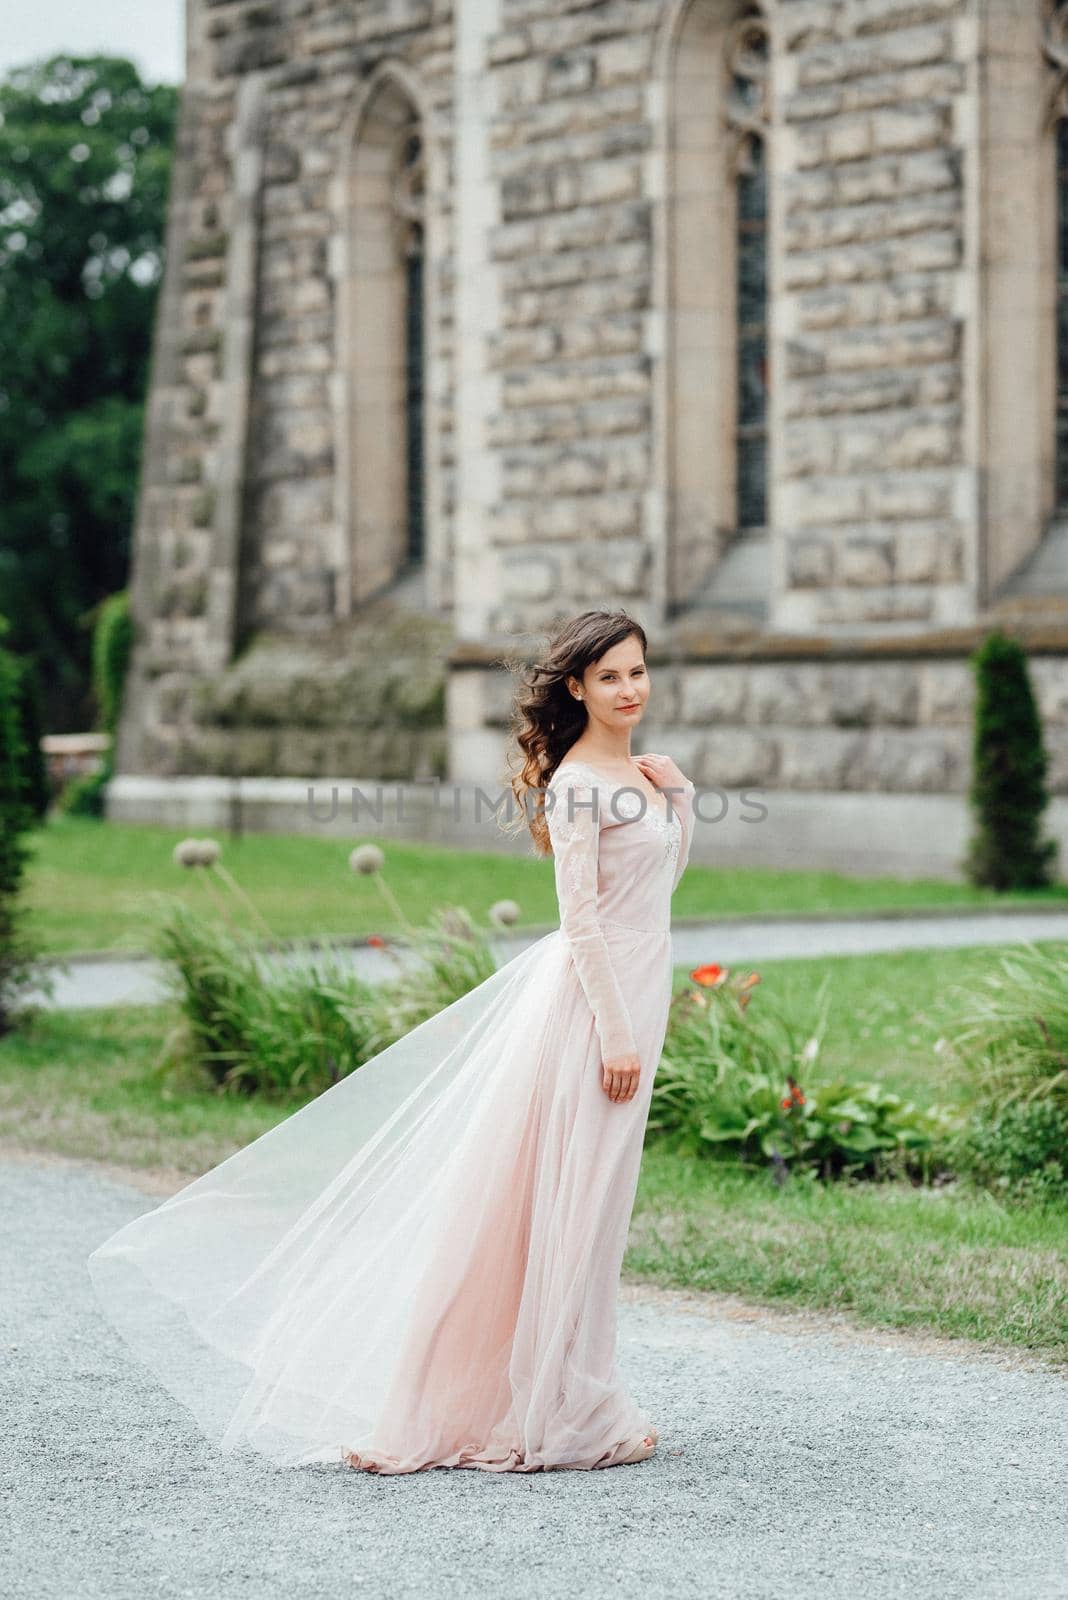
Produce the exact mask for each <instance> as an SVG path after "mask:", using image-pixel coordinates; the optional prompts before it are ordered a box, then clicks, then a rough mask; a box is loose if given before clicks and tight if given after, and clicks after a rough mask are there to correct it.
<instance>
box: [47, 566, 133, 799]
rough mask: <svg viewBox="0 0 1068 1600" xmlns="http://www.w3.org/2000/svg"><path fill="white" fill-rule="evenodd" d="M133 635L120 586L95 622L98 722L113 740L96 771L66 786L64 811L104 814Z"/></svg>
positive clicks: (99, 609)
mask: <svg viewBox="0 0 1068 1600" xmlns="http://www.w3.org/2000/svg"><path fill="white" fill-rule="evenodd" d="M133 638H134V626H133V618H132V617H131V615H130V594H129V590H127V589H120V590H119V591H118V593H117V594H109V595H108V596H107V597H106V598H105V599H103V600H101V601H100V603H99V605H98V606H97V607H96V615H95V621H94V626H93V692H94V694H95V696H96V703H97V709H98V712H99V716H98V723H99V724H102V726H103V728H104V731H105V732H107V733H109V734H110V735H111V744H110V746H109V747H108V751H107V754H106V755H105V757H104V759H103V761H102V762H101V763H100V766H99V768H98V769H97V771H96V772H89V773H86V774H84V776H82V777H80V778H75V779H74V781H73V783H69V784H68V785H67V787H66V788H65V789H64V790H63V792H62V794H61V795H60V797H59V807H60V810H61V811H66V812H69V813H71V814H73V815H75V816H87V817H102V816H103V815H104V794H105V791H106V790H107V786H108V784H109V783H110V782H111V779H112V777H113V776H114V772H115V740H116V738H117V737H118V731H119V714H120V712H121V710H122V696H123V689H124V687H125V684H126V672H127V668H128V667H129V663H130V651H131V650H132V648H133Z"/></svg>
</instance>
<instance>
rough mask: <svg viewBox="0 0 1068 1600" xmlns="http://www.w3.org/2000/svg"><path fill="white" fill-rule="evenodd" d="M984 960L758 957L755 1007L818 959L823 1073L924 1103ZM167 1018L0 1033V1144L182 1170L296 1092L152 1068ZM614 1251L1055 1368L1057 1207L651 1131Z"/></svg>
mask: <svg viewBox="0 0 1068 1600" xmlns="http://www.w3.org/2000/svg"><path fill="white" fill-rule="evenodd" d="M1059 948H1060V949H1062V950H1063V952H1064V954H1065V955H1066V956H1068V946H1060V947H1059ZM996 959H997V952H996V950H993V949H989V948H982V947H976V948H972V949H965V950H946V951H940V950H926V951H925V950H920V951H906V952H901V953H898V954H894V955H876V956H851V957H836V958H833V959H829V960H823V959H819V960H807V961H800V960H794V961H780V962H768V963H765V964H761V965H760V966H759V968H758V970H759V971H760V974H761V983H760V984H759V985H758V986H757V989H756V990H755V992H754V997H753V1000H752V1002H751V1004H752V1005H753V1006H754V1007H755V1006H757V1005H758V1004H760V1003H761V1001H762V1000H763V999H764V998H765V997H767V1000H768V1001H769V1002H774V1003H775V1004H777V1005H782V1006H783V1007H785V1008H787V1009H788V1010H789V1011H790V1012H791V1014H792V1015H793V1016H794V1017H795V1018H796V1019H797V1020H798V1021H799V1022H800V1023H803V1024H804V1025H805V1026H807V1025H808V1023H809V1022H810V1021H814V1020H815V1005H816V1002H815V994H816V990H817V988H818V985H819V983H820V981H821V979H822V978H823V976H824V974H825V972H830V974H831V980H832V987H831V1004H830V1011H829V1018H828V1028H827V1034H826V1040H825V1046H824V1054H823V1057H822V1062H821V1066H822V1071H823V1072H825V1073H827V1074H835V1073H837V1072H845V1073H848V1074H849V1075H851V1076H854V1077H858V1078H868V1077H870V1078H877V1079H879V1080H881V1081H882V1082H884V1083H887V1084H888V1085H890V1086H891V1087H893V1088H895V1089H898V1090H899V1091H901V1092H903V1093H905V1094H908V1095H910V1096H912V1097H913V1098H915V1099H916V1100H918V1101H921V1102H923V1103H925V1104H930V1103H932V1102H936V1101H948V1100H957V1101H966V1100H967V1099H968V1098H969V1085H968V1084H967V1082H957V1081H954V1080H953V1079H952V1078H951V1077H950V1076H949V1075H948V1068H947V1064H946V1058H945V1056H944V1055H942V1054H940V1053H939V1052H938V1050H937V1049H936V1048H935V1047H936V1044H937V1041H938V1039H939V1038H940V1037H941V1036H942V1033H943V1030H944V1028H945V1026H946V1023H947V1020H948V1019H951V1018H952V1016H953V1015H954V1013H956V1014H958V1015H959V1014H961V1012H962V1010H963V1008H964V1006H965V1005H966V1003H967V993H968V991H969V989H970V988H971V987H973V986H974V984H975V981H976V980H977V978H978V977H979V976H980V975H981V974H982V973H983V972H984V971H987V970H989V969H990V967H991V966H992V964H993V963H994V962H995V961H996ZM677 980H678V982H679V984H680V985H684V984H685V983H686V982H687V979H686V975H685V973H684V972H681V971H680V972H679V973H678V974H677ZM174 1021H175V1012H174V1011H173V1010H172V1009H171V1008H169V1007H158V1008H154V1007H136V1008H133V1007H131V1008H129V1009H112V1010H101V1011H69V1012H50V1013H48V1012H46V1013H43V1014H42V1015H41V1016H40V1017H39V1018H38V1019H37V1020H36V1021H35V1022H34V1023H33V1024H32V1025H31V1026H29V1027H28V1028H27V1029H26V1031H25V1032H20V1033H15V1034H11V1035H9V1036H8V1037H7V1038H5V1039H2V1040H0V1143H3V1142H10V1143H13V1144H17V1145H19V1146H22V1147H24V1148H34V1149H39V1150H54V1151H58V1152H60V1153H61V1154H65V1155H69V1156H75V1157H80V1158H87V1159H91V1160H98V1161H111V1162H116V1163H118V1164H120V1165H124V1166H129V1167H139V1168H150V1167H165V1168H170V1169H173V1170H175V1171H177V1172H179V1173H182V1174H188V1176H189V1177H194V1176H196V1175H197V1174H199V1173H201V1172H204V1171H206V1170H207V1169H208V1168H209V1167H210V1166H213V1165H215V1164H217V1163H218V1162H219V1161H221V1160H223V1159H225V1157H226V1156H227V1155H229V1154H231V1153H232V1152H233V1151H234V1150H237V1149H240V1148H241V1147H242V1146H243V1145H245V1144H246V1143H248V1142H249V1141H250V1140H251V1139H253V1138H256V1137H257V1136H258V1135H259V1134H260V1133H263V1132H265V1131H266V1130H267V1129H268V1128H270V1127H273V1126H274V1125H275V1124H276V1123H277V1122H278V1121H280V1120H281V1118H282V1117H284V1116H286V1115H288V1114H289V1113H290V1112H292V1111H293V1110H295V1109H296V1108H297V1106H299V1105H300V1104H302V1103H303V1102H302V1101H299V1100H294V1101H292V1102H290V1103H287V1104H285V1105H279V1104H268V1103H265V1102H263V1101H248V1100H245V1099H241V1098H224V1097H220V1096H217V1095H215V1094H212V1093H206V1092H205V1091H204V1090H203V1089H202V1088H201V1087H199V1085H198V1084H197V1083H196V1082H195V1081H182V1080H180V1079H178V1078H176V1077H175V1076H174V1075H169V1076H168V1075H166V1074H163V1073H161V1072H160V1071H159V1070H158V1068H157V1066H156V1063H157V1061H158V1059H159V1055H160V1047H161V1044H162V1041H163V1040H164V1038H165V1036H166V1033H167V1030H168V1028H169V1027H170V1026H172V1025H173V1023H174ZM626 1266H627V1269H628V1270H629V1271H630V1272H632V1273H636V1274H639V1275H642V1276H645V1277H648V1278H650V1279H651V1280H653V1281H655V1282H658V1283H662V1284H666V1285H677V1286H690V1287H694V1288H704V1289H717V1290H723V1291H729V1292H732V1293H738V1294H741V1295H744V1296H746V1297H748V1298H749V1299H751V1300H754V1301H758V1302H766V1303H768V1302H779V1303H784V1304H793V1305H798V1306H809V1307H824V1308H831V1309H836V1310H843V1311H848V1312H849V1314H850V1315H851V1316H852V1317H853V1318H855V1319H856V1320H858V1321H860V1322H863V1323H864V1324H866V1325H869V1326H894V1327H912V1328H914V1329H923V1330H926V1331H929V1332H935V1333H941V1334H944V1335H950V1336H956V1337H961V1338H965V1339H972V1340H980V1339H981V1340H988V1341H991V1342H992V1343H995V1344H999V1343H1000V1344H1004V1345H1008V1346H1020V1347H1028V1348H1031V1349H1034V1350H1036V1351H1041V1352H1043V1353H1044V1354H1045V1355H1046V1356H1048V1357H1049V1358H1050V1359H1052V1360H1054V1361H1056V1362H1058V1363H1064V1364H1065V1365H1066V1366H1068V1204H1062V1205H1049V1206H1046V1207H1039V1206H1031V1205H1027V1206H1025V1205H1019V1204H1016V1205H1008V1204H1005V1203H1004V1202H1003V1201H1001V1200H999V1199H997V1198H995V1197H993V1196H992V1195H990V1194H987V1193H986V1192H983V1191H975V1190H972V1189H971V1188H970V1187H968V1186H967V1185H964V1184H960V1185H951V1186H948V1187H946V1188H943V1189H920V1188H913V1187H912V1186H911V1185H909V1184H906V1183H886V1184H876V1185H854V1186H845V1185H828V1186H826V1187H824V1188H821V1187H820V1186H818V1185H816V1186H811V1185H809V1184H808V1183H806V1182H805V1181H803V1180H793V1179H792V1180H791V1181H790V1183H788V1184H787V1185H786V1187H785V1188H782V1189H779V1188H776V1187H775V1186H774V1185H773V1184H772V1183H771V1181H770V1179H769V1177H768V1175H767V1174H766V1173H764V1172H755V1173H749V1172H743V1171H742V1170H740V1169H739V1168H738V1167H737V1166H734V1165H729V1164H719V1163H715V1162H697V1161H688V1160H684V1159H681V1158H679V1157H677V1156H673V1155H671V1154H669V1153H667V1152H666V1151H664V1150H662V1149H659V1148H658V1147H657V1145H656V1143H655V1141H651V1142H650V1144H649V1146H648V1147H647V1149H646V1152H645V1156H644V1159H643V1163H642V1174H641V1179H640V1182H639V1189H638V1196H637V1201H636V1206H635V1214H634V1224H633V1228H632V1232H631V1239H630V1244H629V1247H628V1255H627V1261H626Z"/></svg>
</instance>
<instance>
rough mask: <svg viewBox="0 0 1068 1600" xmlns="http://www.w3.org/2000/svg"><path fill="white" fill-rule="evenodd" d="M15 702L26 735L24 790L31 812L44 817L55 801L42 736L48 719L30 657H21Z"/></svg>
mask: <svg viewBox="0 0 1068 1600" xmlns="http://www.w3.org/2000/svg"><path fill="white" fill-rule="evenodd" d="M17 669H18V670H17V682H16V689H15V704H16V710H17V715H18V721H19V733H20V735H21V738H22V790H23V798H24V800H25V801H26V804H27V805H28V806H29V808H30V816H31V817H32V818H34V819H36V820H37V821H41V820H42V819H43V818H44V817H45V816H46V815H47V813H48V807H49V806H50V805H51V803H52V785H51V783H50V782H49V778H48V765H47V763H46V761H45V756H44V751H43V750H42V748H41V739H42V736H43V734H44V720H43V714H42V710H41V687H40V683H39V681H38V677H37V671H36V668H35V667H34V665H33V662H32V661H30V660H29V658H28V657H23V658H21V659H17Z"/></svg>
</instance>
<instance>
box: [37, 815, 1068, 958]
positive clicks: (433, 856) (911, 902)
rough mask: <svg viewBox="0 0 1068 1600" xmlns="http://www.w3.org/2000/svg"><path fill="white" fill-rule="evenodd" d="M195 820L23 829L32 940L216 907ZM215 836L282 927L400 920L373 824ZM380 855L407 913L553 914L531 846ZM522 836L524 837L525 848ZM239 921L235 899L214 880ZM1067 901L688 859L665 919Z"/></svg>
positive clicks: (228, 862)
mask: <svg viewBox="0 0 1068 1600" xmlns="http://www.w3.org/2000/svg"><path fill="white" fill-rule="evenodd" d="M199 831H200V830H195V829H184V830H179V829H175V828H162V827H152V826H147V825H145V826H134V825H130V824H120V823H105V822H94V821H92V820H90V819H85V818H74V817H62V816H60V817H56V818H54V819H52V820H50V821H49V822H48V824H47V825H46V826H45V827H44V828H42V829H39V830H37V831H36V832H35V833H34V834H33V835H32V836H31V840H32V844H31V849H32V859H31V863H30V866H29V869H28V874H27V894H26V899H27V904H28V906H29V908H30V913H31V919H32V927H33V928H34V929H35V930H36V933H37V934H38V936H39V939H40V942H41V945H42V947H43V948H44V949H45V950H47V951H52V952H56V953H64V954H67V953H70V952H72V951H88V950H116V951H123V950H124V951H137V950H144V949H147V948H148V946H149V921H148V913H149V910H150V907H151V904H152V896H153V894H154V893H156V892H161V891H162V892H164V893H170V894H177V895H180V896H182V897H183V898H186V899H188V900H190V901H191V902H192V903H194V904H200V905H202V906H203V907H204V908H205V909H211V908H213V906H214V904H215V902H214V901H213V900H212V897H211V895H210V893H209V892H208V885H207V883H206V882H205V881H204V874H203V873H201V872H200V871H196V872H190V871H188V870H185V869H183V868H180V867H176V866H175V865H174V863H173V861H172V859H171V852H172V850H173V848H174V846H175V844H176V843H177V841H178V840H179V839H180V838H183V837H185V835H186V834H187V833H190V832H193V833H196V832H199ZM215 837H217V838H218V840H219V843H220V844H221V845H222V862H223V864H224V865H225V866H226V867H227V868H228V870H229V871H230V872H231V873H232V874H233V876H234V877H235V878H236V879H237V880H238V881H239V882H240V883H241V885H242V886H243V887H244V889H245V890H246V891H247V892H248V893H249V894H250V895H251V897H252V899H253V900H254V902H255V904H256V905H257V906H258V907H259V909H260V912H261V914H262V916H263V917H264V919H265V921H266V923H267V925H268V926H269V927H270V928H271V929H272V930H273V931H274V933H275V934H276V935H277V936H278V937H279V938H297V937H302V936H309V935H313V934H324V935H331V936H344V935H350V936H362V935H366V934H369V933H386V934H388V933H391V932H395V931H397V925H396V920H395V918H394V916H393V913H392V911H391V910H390V908H389V906H388V904H387V902H386V900H385V898H384V896H383V895H382V893H381V891H380V889H379V887H378V884H377V882H376V880H375V879H374V878H367V877H357V876H356V875H355V874H353V873H352V872H350V871H349V868H348V856H349V852H350V850H351V849H352V846H353V845H354V844H355V843H357V842H361V841H362V840H364V839H367V838H371V837H374V836H373V835H368V834H361V835H354V836H353V838H351V839H326V838H320V837H316V836H315V835H301V834H262V833H258V834H245V835H244V836H242V837H241V838H240V839H237V840H234V841H229V840H228V839H227V836H226V834H225V833H219V834H216V835H215ZM375 842H376V843H378V844H380V845H381V846H382V848H383V850H384V851H385V854H386V869H385V870H386V876H387V879H388V882H389V885H390V887H391V889H392V890H393V892H394V894H395V895H396V896H397V899H398V901H399V903H400V905H401V907H402V909H403V911H404V913H405V914H406V915H407V916H409V917H410V918H411V919H412V920H413V921H414V922H422V921H425V919H426V916H427V913H428V912H429V911H430V910H431V909H432V908H433V907H434V906H439V905H442V904H449V903H451V904H463V905H466V906H467V907H468V909H469V910H470V911H471V913H472V914H473V915H474V916H475V917H476V918H479V919H481V918H484V917H485V914H486V912H487V911H488V909H489V907H490V906H491V905H492V904H493V902H494V901H495V900H499V899H502V898H508V899H513V900H516V901H517V902H518V903H519V905H520V907H521V910H522V923H523V924H525V925H527V926H544V927H550V926H552V925H553V924H555V922H556V894H555V889H554V885H553V868H552V863H551V861H545V860H540V859H539V858H538V857H536V856H534V855H533V853H531V854H530V855H529V856H527V855H522V854H519V855H509V854H507V853H497V852H493V851H485V852H476V851H470V850H451V849H446V848H444V847H440V846H433V845H427V844H422V843H418V844H415V843H402V842H395V841H392V840H388V839H380V838H378V839H376V840H375ZM532 850H533V846H531V851H532ZM217 887H218V892H219V894H220V895H221V896H222V898H223V901H224V903H225V904H226V905H227V906H228V908H229V909H230V910H231V912H232V913H233V915H234V917H235V920H236V921H237V922H238V923H239V924H240V925H242V926H249V927H251V926H252V924H251V922H250V919H249V916H248V914H247V913H246V912H244V911H243V909H242V908H241V906H240V904H239V903H238V902H236V901H235V900H234V899H233V897H232V896H230V895H229V894H227V892H226V891H225V889H223V887H222V885H221V884H220V885H217ZM1051 900H1052V901H1055V902H1059V903H1066V904H1068V884H1059V885H1056V886H1055V887H1053V888H1050V889H1046V890H1039V891H1034V892H1032V893H1030V894H1021V895H1016V896H1012V897H1009V896H999V895H997V894H995V893H994V892H993V891H986V890H978V889H973V888H971V887H970V886H968V885H966V884H952V883H938V882H934V881H929V880H924V879H918V880H914V881H911V882H901V881H899V880H898V879H894V878H871V879H860V878H852V877H845V876H842V875H839V874H837V873H832V872H778V871H763V870H761V869H759V868H747V869H742V868H724V869H716V868H711V867H701V866H691V867H689V868H688V869H687V871H686V873H685V875H684V876H683V879H682V882H681V883H680V885H679V887H678V889H677V891H676V893H675V897H674V901H673V914H674V915H675V916H676V917H679V918H684V917H730V916H742V915H745V916H754V915H760V914H763V913H780V914H781V913H783V912H794V913H802V912H816V911H822V912H833V911H847V910H848V911H866V910H867V911H874V910H878V909H885V908H888V907H892V908H895V909H897V910H908V909H912V908H918V907H922V906H950V905H957V906H961V907H970V906H981V905H998V906H1005V905H1008V904H1022V905H1034V904H1036V903H1039V902H1042V901H1051Z"/></svg>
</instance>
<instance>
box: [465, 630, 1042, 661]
mask: <svg viewBox="0 0 1068 1600" xmlns="http://www.w3.org/2000/svg"><path fill="white" fill-rule="evenodd" d="M995 629H999V630H1001V631H1002V632H1004V633H1005V634H1007V635H1008V637H1009V638H1012V639H1017V640H1018V641H1019V643H1020V644H1021V645H1022V646H1023V648H1024V649H1025V650H1026V651H1027V653H1028V654H1029V655H1052V656H1059V655H1068V619H1066V620H1064V621H1063V622H1062V621H1059V620H1042V621H1038V620H1035V621H1017V620H1011V621H1008V620H1000V619H997V618H991V619H990V620H989V621H986V622H977V623H970V624H967V625H966V626H961V627H956V628H924V629H922V630H918V631H916V632H911V633H894V634H883V635H880V636H867V637H865V636H860V635H845V634H843V635H838V636H835V635H829V634H789V633H771V632H766V631H763V630H759V629H745V628H740V629H739V630H738V631H737V632H733V631H728V630H727V629H726V628H724V629H723V631H717V630H716V629H715V628H714V627H708V628H705V627H702V626H700V625H695V626H692V627H686V626H685V625H677V626H676V627H675V628H674V629H673V630H670V631H669V633H668V634H667V636H666V637H664V638H661V639H655V638H653V637H652V636H650V639H649V662H650V664H651V665H671V666H686V665H688V664H690V663H698V662H706V661H864V660H869V661H915V660H924V659H927V660H931V659H938V658H941V659H959V658H960V657H962V656H966V655H968V654H970V652H971V651H973V650H975V649H977V648H978V646H979V645H981V644H982V642H983V640H984V639H985V638H986V637H987V635H988V634H989V633H992V632H993V631H994V630H995ZM504 656H507V657H509V658H510V659H515V658H516V657H517V656H523V650H522V646H521V645H520V644H519V643H517V642H516V641H515V640H501V641H500V642H498V643H494V642H493V641H492V640H489V639H486V640H481V639H464V640H461V641H459V642H458V643H457V644H456V646H455V647H454V648H453V649H452V650H451V651H450V652H449V653H448V655H447V656H446V657H445V660H446V664H447V666H448V667H449V669H450V670H455V671H464V670H471V669H478V668H484V667H493V666H499V665H500V664H501V658H502V657H504ZM524 659H526V658H525V657H524ZM530 659H531V660H533V659H534V657H533V656H531V657H530Z"/></svg>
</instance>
